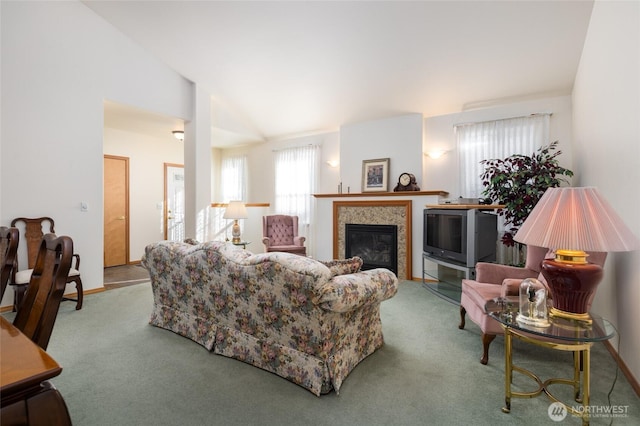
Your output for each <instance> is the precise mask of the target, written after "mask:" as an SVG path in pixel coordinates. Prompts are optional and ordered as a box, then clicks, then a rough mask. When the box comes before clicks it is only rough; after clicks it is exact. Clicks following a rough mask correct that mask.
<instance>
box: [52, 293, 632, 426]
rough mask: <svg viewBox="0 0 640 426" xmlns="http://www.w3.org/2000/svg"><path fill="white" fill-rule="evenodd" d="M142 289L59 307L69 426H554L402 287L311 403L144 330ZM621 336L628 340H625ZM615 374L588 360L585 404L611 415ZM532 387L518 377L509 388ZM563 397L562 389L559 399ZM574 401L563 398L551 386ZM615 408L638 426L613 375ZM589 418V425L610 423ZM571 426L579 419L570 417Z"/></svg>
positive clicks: (438, 314) (450, 313)
mask: <svg viewBox="0 0 640 426" xmlns="http://www.w3.org/2000/svg"><path fill="white" fill-rule="evenodd" d="M151 305H152V296H151V288H150V286H149V284H148V283H144V284H137V285H132V286H129V287H124V288H118V289H114V290H109V291H106V292H103V293H98V294H92V295H88V296H86V297H85V302H84V307H83V308H82V310H81V311H75V310H74V307H75V304H74V303H67V302H63V303H62V305H61V309H60V313H59V316H58V320H57V323H56V325H55V328H54V331H53V335H52V337H51V343H50V344H49V350H48V352H49V353H50V354H51V355H52V356H53V357H54V358H55V359H56V360H57V361H58V362H59V363H60V364H61V365H62V366H63V368H64V370H63V372H62V374H61V375H60V376H59V377H57V378H56V379H54V380H53V383H54V384H55V385H56V386H57V387H58V389H59V390H60V392H61V393H62V395H63V396H64V398H65V400H66V402H67V405H68V407H69V410H70V413H71V417H72V420H73V422H74V424H75V425H92V426H94V425H302V424H305V425H426V424H433V425H441V424H442V425H445V424H446V425H485V424H486V425H502V424H504V425H511V424H522V425H545V424H548V425H552V424H558V423H556V422H554V421H552V420H551V419H550V418H549V416H548V414H547V410H548V408H549V405H550V401H549V400H548V398H546V397H545V396H540V397H538V398H535V399H515V400H513V402H512V410H511V413H510V414H504V413H502V412H501V407H502V406H503V401H504V356H503V351H504V345H503V339H502V338H501V337H498V338H497V339H496V340H495V341H494V342H493V344H492V346H491V352H490V359H489V364H488V365H486V366H483V365H481V364H480V363H479V357H480V354H481V343H480V330H479V328H478V327H477V326H476V325H475V324H473V323H472V322H471V321H467V328H466V329H465V330H459V329H458V327H457V325H458V321H459V314H458V308H457V306H455V305H453V304H451V303H448V302H446V301H444V300H443V299H441V298H438V297H437V296H435V295H433V294H432V293H431V292H429V291H428V290H426V289H425V288H424V287H422V285H421V284H420V283H416V282H407V281H403V282H401V284H400V289H399V291H398V294H397V295H396V296H395V297H394V298H392V299H390V300H388V301H386V302H383V303H382V324H383V330H384V337H385V346H383V347H382V348H381V349H380V350H378V351H377V352H375V353H374V354H373V355H371V356H369V357H368V358H367V359H365V360H364V361H363V362H362V363H361V364H360V365H359V366H358V367H356V368H355V369H354V370H353V372H352V373H351V374H350V375H349V376H348V377H347V378H346V380H345V382H344V383H343V385H342V388H341V390H340V395H336V394H335V393H333V392H332V393H331V394H328V395H323V396H321V397H316V396H314V395H313V394H311V393H310V392H309V391H307V390H305V389H303V388H302V387H299V386H297V385H294V384H292V383H290V382H288V381H286V380H285V379H282V378H280V377H279V376H276V375H274V374H271V373H268V372H265V371H263V370H260V369H258V368H255V367H252V366H251V365H248V364H245V363H243V362H240V361H236V360H233V359H229V358H225V357H223V356H219V355H215V354H213V353H210V352H208V351H207V350H206V349H204V348H203V347H201V346H199V345H197V344H196V343H194V342H192V341H190V340H188V339H186V338H184V337H181V336H178V335H176V334H174V333H172V332H169V331H166V330H162V329H159V328H156V327H153V326H150V325H149V324H148V319H149V314H150V312H151ZM622 338H624V336H623V337H622ZM514 350H515V354H514V359H515V360H516V363H517V364H521V365H523V366H525V367H528V368H530V369H532V370H534V371H535V372H536V373H538V374H539V375H540V376H541V377H542V378H543V379H547V378H549V377H552V376H558V375H564V376H567V377H569V376H570V374H571V365H572V364H571V355H570V354H568V353H562V352H557V351H551V350H546V349H543V348H537V347H534V346H531V345H526V344H523V343H521V342H516V343H515V349H514ZM615 374H616V365H615V363H614V361H613V359H612V358H611V356H610V355H609V353H608V352H607V350H606V348H605V347H604V346H603V345H602V344H596V345H595V346H594V347H593V350H592V380H591V387H592V397H591V405H593V406H605V405H608V402H607V393H608V392H609V390H610V389H611V386H612V384H613V382H614V377H615ZM521 385H522V386H524V388H525V389H527V390H532V389H533V382H531V380H530V379H526V378H523V377H522V376H516V378H515V379H514V386H516V387H520V388H521V389H522V386H521ZM563 388H566V389H563ZM558 390H559V391H558V393H559V394H560V396H563V398H564V396H565V395H566V400H567V401H570V389H569V387H567V386H563V387H559V388H558ZM611 403H612V404H613V405H616V406H623V408H624V409H625V410H626V416H627V417H622V418H616V419H614V422H613V423H614V424H620V425H637V424H640V400H639V399H638V398H637V396H636V395H635V394H634V393H633V390H632V389H631V387H630V386H629V384H628V382H627V381H626V380H625V378H624V376H623V375H622V374H621V373H620V374H619V375H618V380H617V383H616V384H615V388H614V391H613V393H612V395H611ZM610 420H611V419H610V418H594V419H592V420H591V424H592V425H598V424H603V425H604V424H609V422H610ZM561 423H563V424H567V425H578V424H580V420H579V419H577V418H574V417H571V416H569V417H567V418H566V419H565V420H564V421H563V422H561Z"/></svg>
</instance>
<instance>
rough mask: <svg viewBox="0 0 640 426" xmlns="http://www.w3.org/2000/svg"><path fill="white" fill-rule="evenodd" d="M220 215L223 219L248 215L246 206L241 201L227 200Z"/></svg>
mask: <svg viewBox="0 0 640 426" xmlns="http://www.w3.org/2000/svg"><path fill="white" fill-rule="evenodd" d="M222 217H223V218H224V219H246V218H247V217H248V215H247V208H246V207H245V205H244V203H243V202H242V201H229V204H228V205H227V209H226V210H225V211H224V215H223V216H222Z"/></svg>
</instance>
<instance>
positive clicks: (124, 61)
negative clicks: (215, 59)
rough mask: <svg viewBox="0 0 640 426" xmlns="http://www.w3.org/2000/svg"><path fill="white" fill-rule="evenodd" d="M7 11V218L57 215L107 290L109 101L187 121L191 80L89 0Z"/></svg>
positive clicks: (95, 283) (89, 271) (96, 282)
mask: <svg viewBox="0 0 640 426" xmlns="http://www.w3.org/2000/svg"><path fill="white" fill-rule="evenodd" d="M1 7H2V15H1V17H0V19H1V25H0V31H1V47H2V52H1V55H2V63H1V66H2V69H1V78H2V80H1V86H2V98H1V103H2V105H1V114H2V115H1V120H2V129H1V135H0V136H1V141H0V144H1V149H2V158H1V159H0V164H1V165H0V174H1V179H0V182H1V184H2V186H1V187H0V199H1V200H2V202H1V205H2V210H0V224H2V225H6V224H8V223H9V222H10V221H11V219H12V218H14V217H18V216H34V217H38V216H51V217H53V218H54V219H55V221H56V231H57V232H58V233H60V234H64V235H69V236H70V237H72V238H73V241H74V248H75V251H76V252H77V253H79V254H80V255H81V256H82V268H81V272H82V279H83V284H84V287H85V289H87V290H91V289H95V288H101V287H102V286H103V182H102V168H103V163H102V158H103V121H104V116H103V114H104V107H103V101H104V100H105V99H110V100H113V101H116V102H120V103H123V104H127V105H132V106H135V107H138V108H142V109H145V110H148V111H155V112H158V113H162V114H165V115H169V116H173V117H179V118H182V119H187V120H188V119H191V104H192V102H191V91H190V82H189V81H187V80H186V79H184V78H183V77H182V76H180V75H179V74H178V73H176V72H175V71H173V70H171V69H169V68H168V67H167V66H166V65H164V64H163V63H162V62H160V61H159V60H157V59H156V58H154V57H153V56H151V55H150V54H149V53H148V52H146V51H144V50H143V49H141V48H140V46H139V45H137V44H134V43H133V42H132V41H131V40H129V39H128V38H126V37H125V36H124V35H123V34H122V33H120V32H118V31H117V30H116V29H115V28H114V27H113V26H111V25H110V24H108V23H107V22H105V21H104V20H103V19H102V18H100V17H99V16H97V15H96V14H95V13H94V12H92V11H91V10H90V9H89V8H87V7H86V6H85V5H84V4H82V3H81V2H2V6H1ZM81 202H86V203H87V204H88V206H89V210H88V211H87V212H82V211H80V203H81ZM10 293H11V292H10V291H7V295H5V298H4V300H5V305H6V304H8V303H7V302H6V301H8V300H10V298H11V297H12V294H10Z"/></svg>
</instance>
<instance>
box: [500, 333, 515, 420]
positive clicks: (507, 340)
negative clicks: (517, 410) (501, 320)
mask: <svg viewBox="0 0 640 426" xmlns="http://www.w3.org/2000/svg"><path fill="white" fill-rule="evenodd" d="M511 356H512V353H511V331H510V329H509V327H504V407H502V412H503V413H509V412H511V380H512V374H513V369H512V367H513V364H512V362H511Z"/></svg>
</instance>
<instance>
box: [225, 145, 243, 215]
mask: <svg viewBox="0 0 640 426" xmlns="http://www.w3.org/2000/svg"><path fill="white" fill-rule="evenodd" d="M246 176H247V157H246V156H244V155H241V156H234V157H226V158H223V159H222V164H221V167H220V180H221V182H222V185H221V186H222V188H221V192H222V201H223V202H225V203H228V202H229V201H233V200H241V201H245V202H246V201H247V200H246V196H247V188H246V186H247V185H246V182H247V179H246Z"/></svg>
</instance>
